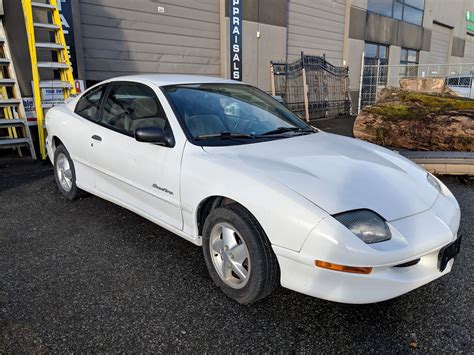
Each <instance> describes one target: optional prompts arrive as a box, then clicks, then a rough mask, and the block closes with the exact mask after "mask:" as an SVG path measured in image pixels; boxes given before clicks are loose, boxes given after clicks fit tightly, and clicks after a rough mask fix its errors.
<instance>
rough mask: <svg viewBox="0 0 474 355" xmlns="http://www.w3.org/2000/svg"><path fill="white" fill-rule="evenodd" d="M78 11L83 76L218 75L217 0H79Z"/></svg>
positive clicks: (97, 78)
mask: <svg viewBox="0 0 474 355" xmlns="http://www.w3.org/2000/svg"><path fill="white" fill-rule="evenodd" d="M158 6H161V7H163V8H164V10H165V12H164V13H158ZM80 15H81V30H82V41H83V47H84V61H85V68H86V78H87V80H103V79H106V78H109V77H113V76H118V75H126V74H134V73H183V74H203V75H217V76H218V75H220V70H221V69H220V40H219V36H220V34H219V2H218V1H217V0H160V2H159V3H158V2H156V1H153V0H134V1H129V0H80Z"/></svg>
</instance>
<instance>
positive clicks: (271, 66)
mask: <svg viewBox="0 0 474 355" xmlns="http://www.w3.org/2000/svg"><path fill="white" fill-rule="evenodd" d="M270 80H271V83H272V95H273V96H275V95H276V90H275V70H274V68H273V62H270Z"/></svg>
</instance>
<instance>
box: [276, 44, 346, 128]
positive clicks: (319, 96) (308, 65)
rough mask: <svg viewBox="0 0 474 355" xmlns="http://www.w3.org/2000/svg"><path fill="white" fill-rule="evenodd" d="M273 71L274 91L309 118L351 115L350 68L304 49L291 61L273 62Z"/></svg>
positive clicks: (291, 106) (300, 114) (288, 105)
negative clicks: (306, 53) (330, 61)
mask: <svg viewBox="0 0 474 355" xmlns="http://www.w3.org/2000/svg"><path fill="white" fill-rule="evenodd" d="M271 71H272V76H271V78H272V94H273V95H278V96H281V98H282V99H283V101H284V102H285V104H286V105H287V107H288V108H289V109H290V110H292V111H293V112H295V113H296V114H298V115H299V116H301V117H303V118H305V119H306V120H307V121H309V120H314V119H321V118H333V117H336V116H339V115H348V114H350V110H351V101H350V95H349V69H348V67H336V66H334V65H332V64H330V63H329V62H327V61H326V59H325V57H319V56H310V55H304V53H303V52H302V53H301V58H300V59H298V60H296V61H294V62H292V63H277V62H271Z"/></svg>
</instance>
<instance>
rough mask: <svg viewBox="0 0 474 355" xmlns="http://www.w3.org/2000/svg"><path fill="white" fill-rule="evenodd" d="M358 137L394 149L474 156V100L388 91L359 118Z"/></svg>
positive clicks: (356, 126)
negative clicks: (461, 152) (472, 154)
mask: <svg viewBox="0 0 474 355" xmlns="http://www.w3.org/2000/svg"><path fill="white" fill-rule="evenodd" d="M354 136H355V137H356V138H360V139H363V140H366V141H369V142H372V143H376V144H379V145H383V146H389V147H393V148H401V149H412V150H432V151H468V152H474V100H469V99H463V98H454V97H450V96H441V95H430V94H423V93H414V92H408V91H403V90H396V89H385V90H382V92H381V94H380V96H379V101H378V103H377V104H376V105H374V106H368V107H366V108H364V109H363V110H362V112H361V113H360V114H359V115H358V116H357V118H356V120H355V122H354Z"/></svg>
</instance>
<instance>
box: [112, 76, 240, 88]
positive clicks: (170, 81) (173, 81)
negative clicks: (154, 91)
mask: <svg viewBox="0 0 474 355" xmlns="http://www.w3.org/2000/svg"><path fill="white" fill-rule="evenodd" d="M106 81H107V82H111V81H136V82H148V83H150V82H151V83H153V84H155V85H157V86H166V85H178V84H202V83H230V84H239V83H240V82H236V81H233V80H229V79H222V78H219V77H213V76H199V75H185V74H140V75H127V76H120V77H115V78H112V79H109V80H106Z"/></svg>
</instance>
